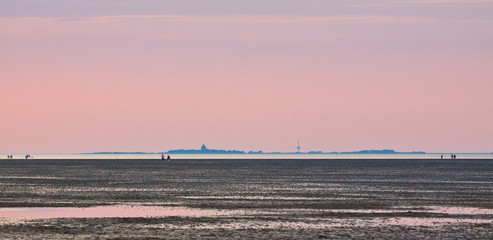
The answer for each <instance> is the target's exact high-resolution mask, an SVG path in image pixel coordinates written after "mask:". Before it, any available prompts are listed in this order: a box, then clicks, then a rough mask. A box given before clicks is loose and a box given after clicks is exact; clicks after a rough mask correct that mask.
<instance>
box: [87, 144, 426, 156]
mask: <svg viewBox="0 0 493 240" xmlns="http://www.w3.org/2000/svg"><path fill="white" fill-rule="evenodd" d="M161 153H166V154H426V152H423V151H412V152H396V151H395V150H391V149H383V150H361V151H353V152H323V151H309V152H262V151H249V152H245V151H241V150H219V149H209V148H207V147H206V146H205V144H202V147H200V149H177V150H169V151H167V152H93V153H82V154H161Z"/></svg>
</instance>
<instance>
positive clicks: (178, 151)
mask: <svg viewBox="0 0 493 240" xmlns="http://www.w3.org/2000/svg"><path fill="white" fill-rule="evenodd" d="M77 154H83V155H86V154H98V155H111V154H115V155H120V154H294V155H302V154H327V155H329V154H428V153H426V152H423V151H412V152H396V151H394V150H387V149H385V150H362V151H353V152H322V151H310V152H262V151H257V152H253V151H249V152H245V151H238V150H216V149H205V150H184V149H180V150H170V151H167V152H92V153H77ZM438 154H440V153H438ZM472 154H474V153H472Z"/></svg>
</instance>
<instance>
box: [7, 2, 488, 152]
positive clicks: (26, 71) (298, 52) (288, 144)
mask: <svg viewBox="0 0 493 240" xmlns="http://www.w3.org/2000/svg"><path fill="white" fill-rule="evenodd" d="M0 6H1V7H0V29H2V33H0V34H1V37H0V50H1V53H2V55H1V57H0V111H1V113H2V117H1V118H0V119H1V120H0V123H1V124H0V134H1V136H2V138H0V153H5V154H7V153H80V152H98V151H149V152H157V151H166V150H171V149H192V148H193V149H196V148H199V147H200V145H201V144H203V143H205V144H206V145H207V146H208V147H209V148H214V149H238V150H245V151H249V150H255V151H256V150H263V151H267V152H271V151H283V152H287V151H295V150H296V144H297V140H300V142H301V145H302V151H310V150H322V151H326V152H332V151H353V150H363V149H384V148H386V149H395V150H397V151H414V150H416V151H418V150H422V151H426V152H493V128H492V127H491V123H492V122H493V97H492V90H493V67H492V66H493V31H492V30H491V29H493V15H491V12H493V1H487V0H483V1H461V0H456V1H452V0H446V1H445V0H437V1H420V0H409V1H404V0H403V1H392V2H388V1H372V3H368V2H367V1H351V3H348V2H347V1H330V2H327V1H321V0H309V1H303V2H300V1H291V0H285V1H280V0H274V1H269V2H268V3H267V2H264V1H257V0H252V1H248V2H242V1H226V0H221V1H220V0H215V1H188V0H184V1H180V2H179V3H178V2H176V1H159V2H157V1H151V0H141V1H135V0H124V1H122V0H120V1H115V0H108V1H94V0H87V1H61V0H53V1H49V2H40V3H32V2H31V1H28V0H19V1H2V0H0Z"/></svg>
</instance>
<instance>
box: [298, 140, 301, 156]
mask: <svg viewBox="0 0 493 240" xmlns="http://www.w3.org/2000/svg"><path fill="white" fill-rule="evenodd" d="M297 149H298V153H300V149H301V147H300V140H298V147H297Z"/></svg>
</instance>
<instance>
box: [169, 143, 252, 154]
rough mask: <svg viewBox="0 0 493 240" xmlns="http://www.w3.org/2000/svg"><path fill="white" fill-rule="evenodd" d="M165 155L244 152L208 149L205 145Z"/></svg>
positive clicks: (243, 152)
mask: <svg viewBox="0 0 493 240" xmlns="http://www.w3.org/2000/svg"><path fill="white" fill-rule="evenodd" d="M167 153H168V154H245V151H238V150H217V149H208V148H207V147H206V146H205V144H202V147H200V149H189V150H185V149H179V150H169V151H168V152H167Z"/></svg>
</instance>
